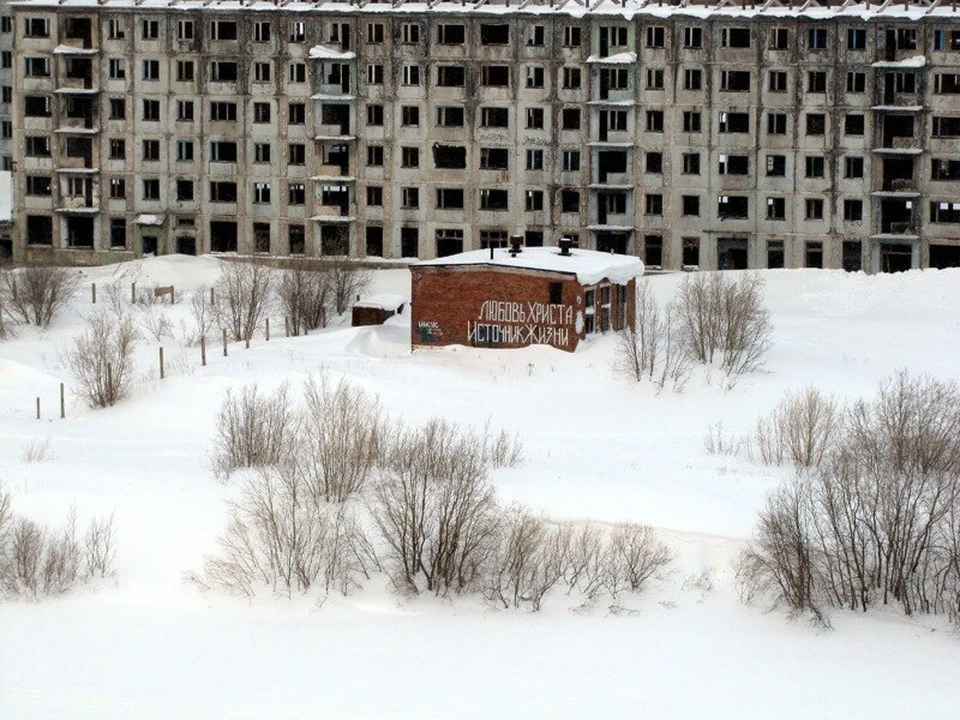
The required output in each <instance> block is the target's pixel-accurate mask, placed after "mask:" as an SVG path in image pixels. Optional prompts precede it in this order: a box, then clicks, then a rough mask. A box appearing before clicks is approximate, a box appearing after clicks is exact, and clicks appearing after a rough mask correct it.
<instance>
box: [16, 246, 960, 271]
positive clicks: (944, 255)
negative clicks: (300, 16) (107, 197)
mask: <svg viewBox="0 0 960 720" xmlns="http://www.w3.org/2000/svg"><path fill="white" fill-rule="evenodd" d="M2 255H3V244H2V241H0V257H2ZM930 267H932V268H938V269H940V270H943V269H945V268H955V267H960V245H931V246H930Z"/></svg>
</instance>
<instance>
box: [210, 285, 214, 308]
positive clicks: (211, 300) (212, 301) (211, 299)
mask: <svg viewBox="0 0 960 720" xmlns="http://www.w3.org/2000/svg"><path fill="white" fill-rule="evenodd" d="M210 304H211V305H213V304H214V297H213V288H210Z"/></svg>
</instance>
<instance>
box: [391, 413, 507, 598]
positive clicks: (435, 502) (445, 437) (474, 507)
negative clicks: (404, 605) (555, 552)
mask: <svg viewBox="0 0 960 720" xmlns="http://www.w3.org/2000/svg"><path fill="white" fill-rule="evenodd" d="M483 455H484V451H483V438H482V437H479V436H478V435H476V434H473V433H471V432H468V431H466V430H463V429H461V428H459V427H457V426H456V425H452V424H450V423H447V422H445V421H442V420H432V421H430V422H429V423H428V424H427V425H426V426H424V427H423V428H420V429H417V430H407V431H403V432H401V433H399V436H398V438H397V439H396V441H395V443H394V447H392V448H391V450H390V452H389V455H388V458H387V461H386V463H385V467H384V469H383V473H382V477H381V478H380V481H379V482H378V483H377V484H376V486H375V489H374V503H373V504H372V512H373V518H374V522H375V523H376V526H377V528H378V530H379V531H380V535H381V538H382V540H383V542H384V544H385V545H386V546H387V549H388V554H387V559H388V561H389V564H388V567H387V570H388V572H389V573H390V575H391V577H392V579H393V581H394V584H395V586H396V587H398V588H401V589H405V590H408V591H411V592H419V591H421V590H427V591H429V592H433V593H435V594H437V595H442V594H446V593H448V592H449V591H451V590H452V591H454V592H461V591H465V590H472V589H474V588H476V587H477V585H478V583H479V582H480V580H481V578H482V571H483V567H484V564H485V563H486V562H487V561H488V560H489V558H490V556H491V554H492V553H493V551H494V548H495V543H494V539H495V538H496V535H497V525H498V517H497V512H496V504H495V502H494V494H493V487H492V486H491V485H490V482H489V481H488V479H487V468H486V465H485V463H484V458H483Z"/></svg>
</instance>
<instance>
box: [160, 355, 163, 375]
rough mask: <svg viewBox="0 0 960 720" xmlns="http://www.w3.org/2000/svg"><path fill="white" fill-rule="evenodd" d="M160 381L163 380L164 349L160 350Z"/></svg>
mask: <svg viewBox="0 0 960 720" xmlns="http://www.w3.org/2000/svg"><path fill="white" fill-rule="evenodd" d="M160 379H161V380H163V348H160Z"/></svg>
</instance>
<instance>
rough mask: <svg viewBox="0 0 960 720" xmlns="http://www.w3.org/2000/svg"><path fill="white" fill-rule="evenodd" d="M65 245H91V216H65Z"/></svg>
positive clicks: (76, 246)
mask: <svg viewBox="0 0 960 720" xmlns="http://www.w3.org/2000/svg"><path fill="white" fill-rule="evenodd" d="M67 247H72V248H92V247H93V218H92V217H89V216H86V215H83V216H80V217H69V216H68V217H67Z"/></svg>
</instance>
